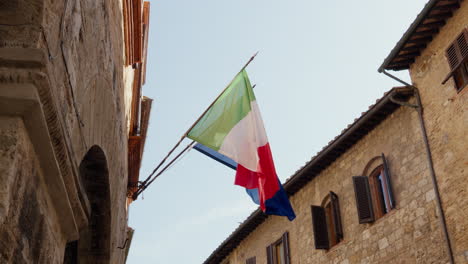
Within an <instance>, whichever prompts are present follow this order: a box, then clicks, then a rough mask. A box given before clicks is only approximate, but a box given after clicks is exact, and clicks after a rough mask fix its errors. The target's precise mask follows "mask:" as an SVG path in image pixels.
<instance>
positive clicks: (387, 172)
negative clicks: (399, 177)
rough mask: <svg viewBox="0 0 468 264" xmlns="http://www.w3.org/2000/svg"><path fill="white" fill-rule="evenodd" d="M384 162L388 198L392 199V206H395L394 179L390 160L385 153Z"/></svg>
mask: <svg viewBox="0 0 468 264" xmlns="http://www.w3.org/2000/svg"><path fill="white" fill-rule="evenodd" d="M382 162H383V167H384V178H385V185H386V187H387V192H388V198H389V200H390V208H391V209H393V208H395V197H394V196H393V188H392V180H391V176H390V169H389V168H388V161H387V158H386V157H385V155H384V154H383V153H382Z"/></svg>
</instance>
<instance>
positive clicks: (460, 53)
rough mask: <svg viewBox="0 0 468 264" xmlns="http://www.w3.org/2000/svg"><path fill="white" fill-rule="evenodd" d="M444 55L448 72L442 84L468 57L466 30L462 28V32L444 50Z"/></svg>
mask: <svg viewBox="0 0 468 264" xmlns="http://www.w3.org/2000/svg"><path fill="white" fill-rule="evenodd" d="M445 56H446V57H447V60H448V62H449V65H450V69H451V71H450V73H449V74H448V75H447V77H446V78H445V79H444V81H443V82H442V84H444V83H445V82H447V80H448V79H450V77H452V75H453V74H454V73H455V71H456V70H457V69H458V68H459V67H460V66H461V65H462V63H463V62H464V61H466V59H467V58H468V30H467V29H464V30H463V32H462V33H461V34H460V35H459V36H458V37H457V38H456V39H455V40H454V41H453V42H452V44H450V46H449V47H448V48H447V50H446V51H445Z"/></svg>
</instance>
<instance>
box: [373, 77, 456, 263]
mask: <svg viewBox="0 0 468 264" xmlns="http://www.w3.org/2000/svg"><path fill="white" fill-rule="evenodd" d="M379 72H380V73H383V74H385V75H387V76H388V77H390V78H392V79H394V80H396V81H397V82H400V83H402V84H404V85H406V86H410V87H412V88H413V89H414V96H415V97H416V102H417V105H412V104H407V103H404V102H399V101H398V100H395V99H393V98H391V100H392V102H394V103H396V104H399V105H402V106H409V107H412V108H414V109H416V111H417V112H418V116H419V124H420V126H421V133H422V137H423V141H424V147H425V149H426V156H427V163H428V164H429V174H430V176H431V180H432V185H433V187H434V193H435V198H436V204H437V209H438V212H439V215H440V218H439V219H440V225H441V226H442V230H443V233H444V238H445V245H446V247H447V251H448V254H449V260H450V264H454V263H455V261H454V258H453V251H452V244H451V242H450V237H449V234H448V230H447V223H446V221H445V214H444V209H443V208H442V202H441V200H440V193H439V187H438V184H437V178H436V175H435V171H434V163H433V162H432V153H431V148H430V146H429V139H428V137H427V132H426V125H425V123H424V116H423V105H422V102H421V96H420V95H419V90H418V88H417V87H415V86H413V85H411V84H409V83H407V82H405V81H403V80H401V79H399V78H398V77H396V76H394V75H391V74H390V73H388V72H386V71H385V69H382V68H380V69H379Z"/></svg>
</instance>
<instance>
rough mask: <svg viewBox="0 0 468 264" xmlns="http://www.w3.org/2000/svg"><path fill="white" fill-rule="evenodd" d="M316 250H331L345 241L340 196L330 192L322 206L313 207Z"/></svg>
mask: <svg viewBox="0 0 468 264" xmlns="http://www.w3.org/2000/svg"><path fill="white" fill-rule="evenodd" d="M311 212H312V227H313V232H314V240H315V249H325V250H329V249H331V248H333V247H334V246H336V245H338V244H339V243H340V242H341V241H343V238H344V236H343V226H342V221H341V212H340V205H339V200H338V195H336V194H335V193H334V192H332V191H330V192H329V193H328V194H327V195H326V196H325V198H324V199H323V200H322V204H321V206H311Z"/></svg>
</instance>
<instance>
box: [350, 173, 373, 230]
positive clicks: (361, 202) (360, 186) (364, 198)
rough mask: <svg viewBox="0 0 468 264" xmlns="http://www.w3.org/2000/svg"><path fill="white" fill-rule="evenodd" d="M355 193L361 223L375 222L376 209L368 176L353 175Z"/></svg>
mask: <svg viewBox="0 0 468 264" xmlns="http://www.w3.org/2000/svg"><path fill="white" fill-rule="evenodd" d="M353 186H354V193H355V194H356V207H357V211H358V217H359V223H360V224H363V223H371V222H374V210H373V207H372V199H371V195H370V190H369V180H368V179H367V177H366V176H354V177H353Z"/></svg>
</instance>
